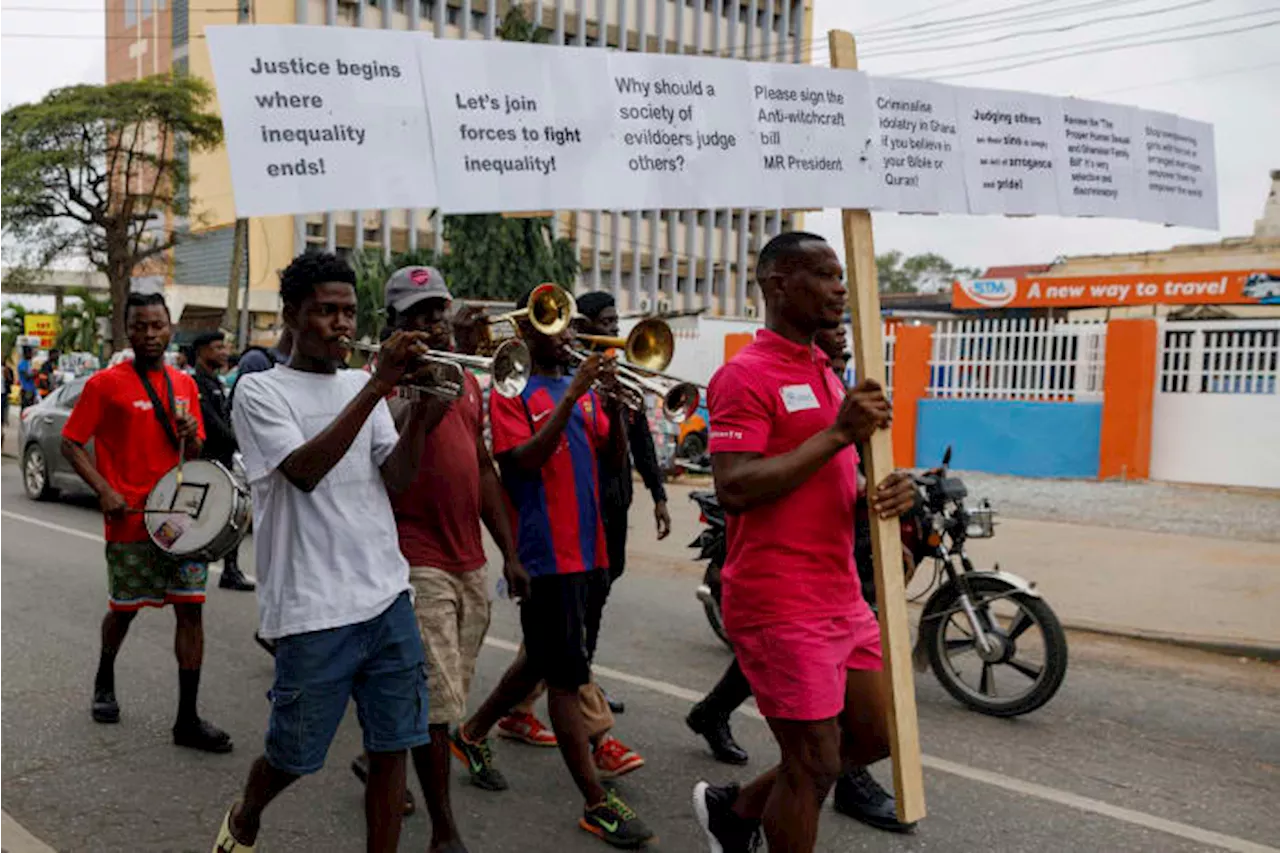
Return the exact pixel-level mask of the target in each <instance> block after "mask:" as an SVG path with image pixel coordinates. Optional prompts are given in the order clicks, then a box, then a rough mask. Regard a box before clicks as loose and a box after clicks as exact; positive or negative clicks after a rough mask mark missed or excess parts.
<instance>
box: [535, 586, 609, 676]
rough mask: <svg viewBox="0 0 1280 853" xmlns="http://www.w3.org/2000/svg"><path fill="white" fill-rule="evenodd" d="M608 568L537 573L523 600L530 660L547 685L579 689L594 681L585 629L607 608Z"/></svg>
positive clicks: (596, 620) (597, 619) (597, 620)
mask: <svg viewBox="0 0 1280 853" xmlns="http://www.w3.org/2000/svg"><path fill="white" fill-rule="evenodd" d="M608 591H609V574H608V572H607V571H606V570H605V569H596V570H595V571H590V572H575V573H573V574H567V575H545V576H543V577H536V578H534V579H533V582H532V584H531V588H530V592H529V597H528V598H527V599H525V601H524V603H523V604H521V605H520V628H521V629H522V630H523V632H524V649H525V654H526V655H527V656H528V658H529V665H530V666H532V667H533V669H534V671H535V672H537V673H538V675H539V676H540V677H541V678H542V679H543V680H544V681H546V682H547V685H548V686H549V687H555V688H559V689H561V690H576V689H577V688H579V687H581V686H582V685H584V684H587V683H589V682H590V681H591V655H590V652H589V648H588V637H587V629H588V625H590V624H591V623H592V621H594V622H595V623H596V624H599V618H600V616H599V613H600V610H602V609H603V608H604V600H605V596H606V595H607V594H608Z"/></svg>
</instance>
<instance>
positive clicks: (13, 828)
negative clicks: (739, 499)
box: [0, 812, 57, 853]
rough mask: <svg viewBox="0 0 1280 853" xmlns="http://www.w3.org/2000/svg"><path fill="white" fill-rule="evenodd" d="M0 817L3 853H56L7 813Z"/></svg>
mask: <svg viewBox="0 0 1280 853" xmlns="http://www.w3.org/2000/svg"><path fill="white" fill-rule="evenodd" d="M0 815H2V816H0V833H2V834H3V835H4V849H5V853H57V852H56V851H55V850H54V849H53V848H52V847H50V846H49V845H48V844H45V843H44V842H43V841H41V840H40V839H39V838H36V837H35V836H34V835H32V834H31V833H30V832H27V830H26V828H25V827H24V826H23V825H22V824H20V823H18V822H17V821H16V820H14V819H13V818H12V817H10V816H9V813H8V812H3V813H0Z"/></svg>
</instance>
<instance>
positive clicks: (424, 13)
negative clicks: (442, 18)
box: [418, 0, 436, 18]
mask: <svg viewBox="0 0 1280 853" xmlns="http://www.w3.org/2000/svg"><path fill="white" fill-rule="evenodd" d="M435 14H436V0H418V17H420V18H433V17H435Z"/></svg>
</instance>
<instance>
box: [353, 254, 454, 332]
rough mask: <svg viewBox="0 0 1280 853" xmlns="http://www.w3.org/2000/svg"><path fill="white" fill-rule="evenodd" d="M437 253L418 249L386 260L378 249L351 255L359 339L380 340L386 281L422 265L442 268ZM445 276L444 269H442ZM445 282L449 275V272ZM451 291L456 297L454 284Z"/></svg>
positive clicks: (383, 318)
mask: <svg viewBox="0 0 1280 853" xmlns="http://www.w3.org/2000/svg"><path fill="white" fill-rule="evenodd" d="M438 261H439V259H438V258H437V257H436V253H435V252H433V251H431V250H430V249H415V250H413V251H410V252H402V253H398V254H395V255H392V256H391V260H389V261H388V260H386V259H385V258H383V256H382V252H380V251H378V250H377V249H366V250H365V251H364V252H363V253H362V254H354V255H352V256H351V266H352V268H353V269H355V271H356V340H358V341H378V340H380V339H381V337H382V328H383V326H384V325H386V322H387V317H386V312H385V310H384V307H385V305H386V299H385V296H386V286H387V279H389V278H390V277H391V274H392V273H393V272H395V271H396V270H398V269H400V268H401V267H411V266H421V267H432V266H433V267H436V268H437V269H439V268H440V266H441V265H440V264H439V263H438ZM441 272H442V273H443V272H444V270H441ZM445 275H446V280H447V276H448V274H447V273H446V274H445ZM450 291H451V292H454V293H455V294H456V292H457V291H456V290H455V289H454V288H453V283H452V282H450Z"/></svg>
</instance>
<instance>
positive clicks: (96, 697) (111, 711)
mask: <svg viewBox="0 0 1280 853" xmlns="http://www.w3.org/2000/svg"><path fill="white" fill-rule="evenodd" d="M90 712H91V713H92V714H93V721H94V722H95V723H118V722H120V706H119V705H118V704H117V703H116V693H115V691H114V690H107V689H105V688H102V687H95V688H93V706H92V708H91V709H90Z"/></svg>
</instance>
